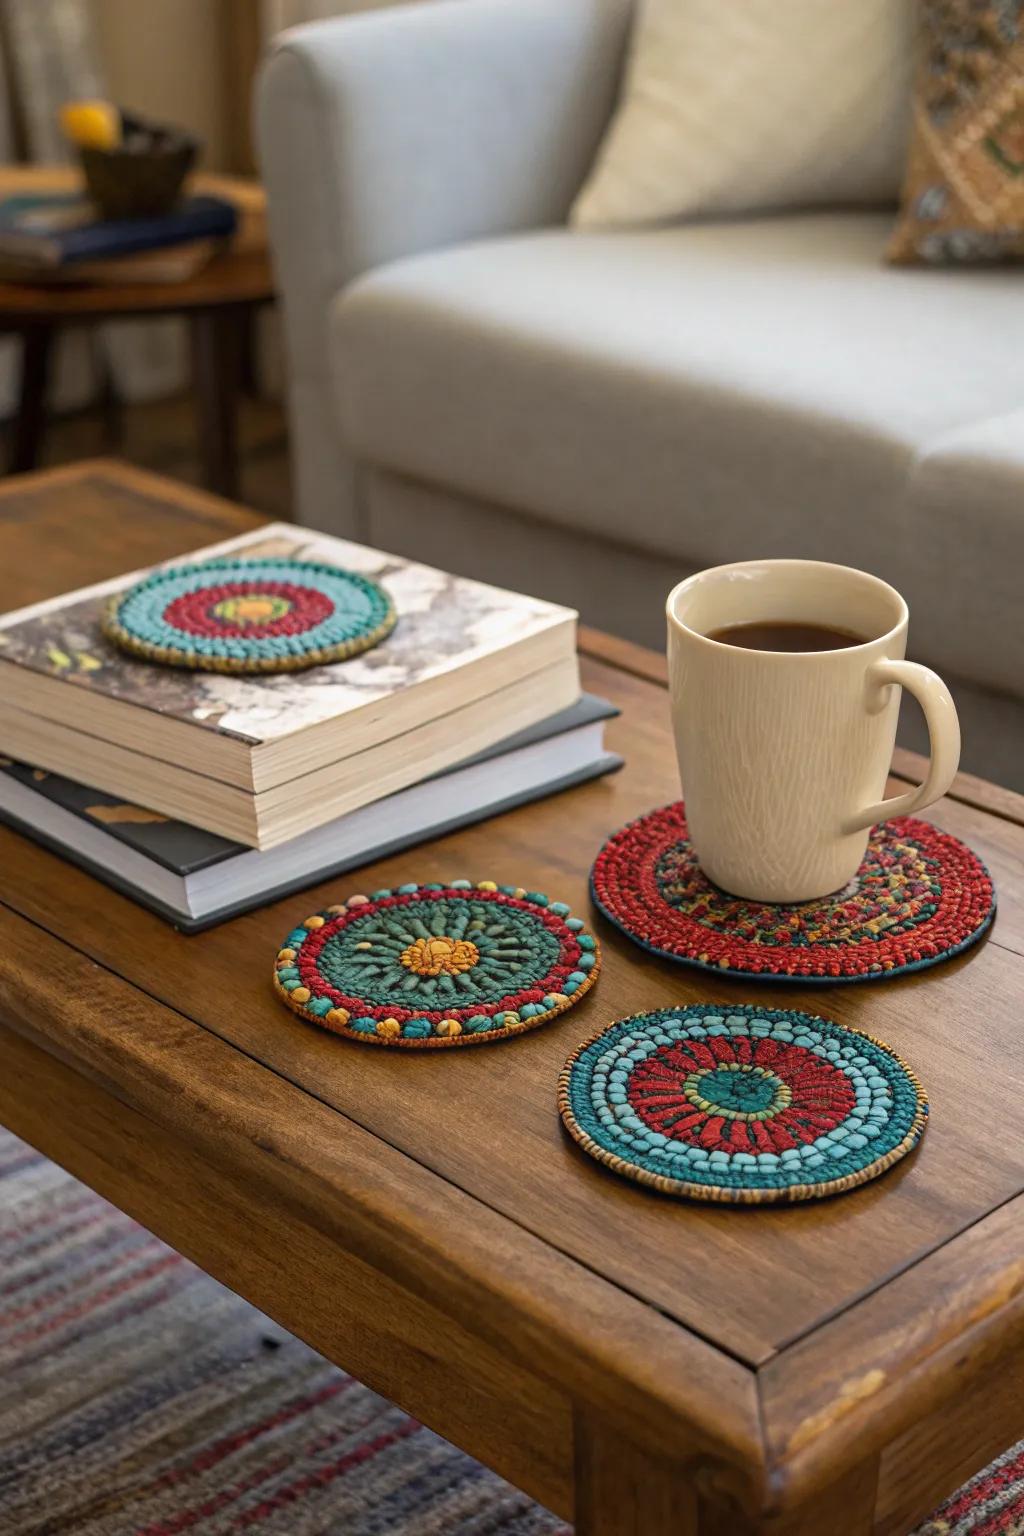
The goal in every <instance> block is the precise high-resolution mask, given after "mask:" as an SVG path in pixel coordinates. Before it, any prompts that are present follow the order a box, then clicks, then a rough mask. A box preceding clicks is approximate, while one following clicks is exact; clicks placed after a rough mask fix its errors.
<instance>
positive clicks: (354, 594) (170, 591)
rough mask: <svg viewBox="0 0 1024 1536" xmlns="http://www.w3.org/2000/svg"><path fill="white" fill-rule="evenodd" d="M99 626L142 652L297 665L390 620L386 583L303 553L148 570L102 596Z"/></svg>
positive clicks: (238, 663)
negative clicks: (112, 593) (107, 599)
mask: <svg viewBox="0 0 1024 1536" xmlns="http://www.w3.org/2000/svg"><path fill="white" fill-rule="evenodd" d="M102 623H103V632H104V634H106V635H107V637H108V638H109V639H111V640H113V641H114V642H115V643H116V644H117V645H119V646H121V647H122V649H124V650H127V651H131V652H132V654H133V655H136V656H141V657H143V658H144V659H145V660H146V661H156V662H160V663H162V664H163V665H165V666H171V667H191V668H193V669H195V670H198V671H202V672H294V671H298V670H299V669H301V668H304V667H315V666H323V665H326V664H327V663H328V662H332V661H345V660H346V659H347V658H348V657H350V656H356V655H358V654H359V653H360V652H361V651H366V650H369V649H370V647H371V646H374V645H376V644H377V643H378V642H379V641H381V640H383V639H384V638H385V636H386V635H389V634H390V633H391V631H392V629H394V627H395V610H394V606H393V604H392V602H391V599H390V598H389V597H388V595H387V593H386V592H385V591H384V590H383V588H382V587H379V586H378V585H377V583H376V582H374V581H370V580H369V579H368V578H367V577H366V576H360V575H359V574H358V573H357V572H355V571H346V570H342V569H341V567H340V566H335V565H317V564H314V563H312V562H310V561H306V560H287V559H277V560H274V559H268V560H241V559H239V560H230V559H227V560H204V561H202V562H201V563H199V564H195V565H182V566H177V567H175V568H174V569H173V570H161V571H154V572H153V574H152V575H150V576H147V577H146V578H145V580H143V581H140V582H138V583H137V584H136V585H135V586H134V587H129V588H128V590H127V591H125V592H119V593H117V594H116V596H114V597H113V598H112V599H111V600H110V603H109V604H108V606H107V610H106V613H105V615H104V617H103V621H102Z"/></svg>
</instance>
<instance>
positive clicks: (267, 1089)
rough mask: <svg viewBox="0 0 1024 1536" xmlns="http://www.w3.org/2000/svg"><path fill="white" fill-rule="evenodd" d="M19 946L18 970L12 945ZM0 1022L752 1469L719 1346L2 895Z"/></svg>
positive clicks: (315, 1215)
mask: <svg viewBox="0 0 1024 1536" xmlns="http://www.w3.org/2000/svg"><path fill="white" fill-rule="evenodd" d="M29 954H31V956H32V962H31V984H30V985H26V977H25V974H24V972H22V971H21V970H20V967H19V965H18V963H17V961H16V960H15V959H13V958H12V957H16V956H18V955H29ZM0 1021H2V1022H4V1023H6V1024H7V1026H8V1029H9V1030H12V1031H17V1032H18V1033H20V1034H21V1035H23V1036H24V1037H25V1038H27V1039H28V1040H30V1041H31V1042H32V1043H33V1044H36V1045H38V1046H41V1047H45V1049H47V1050H49V1051H50V1052H51V1053H52V1054H54V1055H55V1056H57V1057H59V1058H60V1059H61V1060H62V1061H64V1062H66V1063H67V1064H68V1065H71V1066H73V1067H74V1068H75V1069H76V1070H77V1071H78V1072H79V1073H81V1074H83V1075H84V1076H87V1077H88V1078H89V1079H90V1080H91V1081H93V1082H94V1083H96V1084H97V1085H98V1086H100V1087H102V1088H103V1089H105V1090H106V1091H107V1092H108V1093H110V1094H112V1095H113V1096H114V1097H116V1098H117V1099H118V1100H119V1101H120V1102H122V1103H125V1104H127V1105H128V1106H129V1107H131V1108H132V1109H134V1110H136V1111H138V1112H139V1113H140V1114H143V1115H144V1116H146V1117H147V1119H149V1120H151V1121H153V1122H154V1123H155V1124H157V1125H161V1126H163V1127H164V1128H165V1129H166V1130H167V1131H168V1132H170V1133H171V1134H173V1135H175V1136H177V1137H179V1138H181V1139H183V1140H185V1141H187V1142H188V1144H189V1145H190V1146H191V1147H192V1148H193V1149H194V1151H195V1153H196V1155H197V1157H199V1158H200V1159H201V1160H202V1162H203V1163H204V1165H208V1166H210V1167H213V1168H219V1169H222V1170H223V1171H224V1172H225V1174H226V1175H227V1176H229V1177H233V1178H236V1179H238V1180H240V1181H241V1183H242V1186H243V1187H246V1186H247V1187H248V1188H249V1190H250V1198H251V1194H252V1192H254V1191H258V1194H259V1203H258V1207H257V1208H258V1209H259V1211H260V1212H261V1213H262V1214H261V1219H264V1217H265V1215H266V1213H267V1212H269V1211H272V1210H276V1209H277V1208H278V1206H284V1207H286V1208H287V1209H288V1210H289V1211H290V1212H296V1213H298V1215H300V1216H301V1218H302V1220H304V1221H306V1222H309V1223H311V1224H312V1225H314V1226H315V1227H316V1228H317V1229H318V1230H319V1231H322V1232H325V1233H326V1234H327V1235H328V1236H329V1237H330V1238H331V1239H332V1241H334V1242H336V1243H337V1244H339V1246H340V1247H341V1248H343V1249H344V1251H345V1252H346V1253H348V1254H349V1255H351V1256H352V1257H353V1258H355V1259H358V1260H359V1261H361V1262H362V1263H364V1264H367V1265H369V1266H370V1267H372V1268H374V1269H376V1270H379V1271H380V1272H381V1273H382V1274H386V1275H389V1276H390V1277H391V1278H392V1279H393V1280H394V1281H395V1283H396V1284H398V1285H400V1286H402V1287H405V1288H407V1289H409V1290H410V1291H411V1292H412V1293H413V1294H415V1295H417V1296H418V1297H420V1299H421V1300H423V1301H424V1302H426V1303H428V1304H430V1305H432V1306H435V1307H437V1308H438V1310H440V1311H442V1312H447V1313H450V1314H451V1315H453V1316H457V1317H459V1318H460V1319H461V1320H462V1323H463V1326H464V1328H465V1329H466V1330H467V1332H469V1331H472V1332H473V1334H474V1335H475V1336H478V1337H480V1338H481V1339H482V1340H484V1341H485V1342H486V1344H487V1346H488V1348H489V1349H492V1350H497V1351H499V1352H500V1353H502V1354H504V1355H506V1356H507V1357H508V1358H510V1359H512V1360H514V1362H515V1363H516V1364H518V1365H519V1366H521V1367H522V1368H524V1369H527V1370H529V1371H531V1372H533V1371H538V1372H541V1371H542V1372H543V1375H544V1377H545V1379H546V1380H548V1381H549V1382H551V1383H553V1384H556V1383H565V1384H569V1383H571V1385H572V1390H573V1391H574V1392H576V1393H580V1394H585V1396H586V1400H587V1401H588V1402H593V1403H594V1404H596V1405H597V1406H598V1407H600V1408H602V1409H604V1411H605V1412H607V1413H608V1414H610V1415H611V1416H613V1417H614V1416H615V1415H616V1414H619V1415H622V1414H628V1415H629V1419H630V1422H632V1423H637V1424H639V1425H642V1426H643V1429H644V1432H645V1434H647V1435H649V1436H651V1438H652V1439H653V1441H654V1443H656V1444H663V1445H666V1444H667V1445H668V1446H673V1447H674V1446H676V1445H677V1444H679V1443H680V1442H685V1443H687V1444H689V1445H691V1446H692V1447H693V1448H694V1452H695V1453H696V1452H697V1451H698V1450H699V1451H700V1453H701V1454H702V1455H706V1456H708V1457H711V1458H714V1457H716V1456H720V1457H722V1458H723V1459H725V1460H727V1461H730V1462H732V1463H733V1464H735V1465H736V1466H737V1467H745V1468H748V1469H749V1475H750V1476H752V1477H756V1475H757V1472H758V1468H759V1449H758V1448H759V1444H760V1436H759V1430H758V1427H757V1409H756V1394H755V1389H754V1382H753V1378H752V1377H750V1376H749V1374H748V1373H746V1372H745V1371H744V1370H743V1369H742V1367H740V1366H739V1365H738V1364H737V1363H736V1362H735V1361H732V1360H730V1359H729V1358H728V1357H725V1356H722V1355H720V1354H719V1353H718V1352H717V1351H715V1350H714V1349H712V1348H711V1347H710V1346H709V1345H707V1344H705V1343H703V1342H702V1341H701V1340H699V1339H696V1338H694V1337H692V1336H691V1335H689V1334H687V1333H685V1332H684V1331H682V1330H680V1329H679V1328H677V1327H676V1326H675V1325H673V1324H672V1323H671V1322H669V1321H668V1320H667V1319H665V1318H664V1317H662V1316H660V1314H658V1313H657V1312H655V1311H654V1310H652V1309H651V1308H649V1307H646V1306H644V1305H643V1304H642V1303H641V1302H639V1301H637V1300H636V1299H634V1298H632V1297H630V1296H629V1295H627V1294H624V1293H623V1292H622V1291H620V1290H618V1289H616V1288H615V1287H614V1286H613V1285H610V1284H609V1283H608V1282H607V1281H606V1280H605V1279H603V1278H602V1277H601V1276H600V1275H599V1274H595V1273H592V1272H590V1271H588V1270H585V1269H582V1268H580V1267H579V1266H577V1265H575V1264H573V1263H572V1262H571V1261H570V1260H568V1259H567V1258H566V1257H565V1256H564V1255H563V1254H562V1253H560V1252H559V1251H558V1250H557V1249H554V1248H551V1247H549V1246H548V1245H545V1244H543V1243H541V1242H538V1241H536V1240H535V1239H533V1238H532V1237H531V1236H529V1234H527V1233H525V1232H523V1231H522V1230H521V1229H519V1228H518V1227H517V1226H515V1225H514V1224H512V1223H509V1222H507V1221H505V1220H503V1219H502V1218H501V1217H499V1216H498V1215H497V1214H496V1213H495V1212H493V1211H491V1210H489V1209H488V1208H487V1207H486V1205H483V1204H480V1203H479V1202H476V1201H474V1200H472V1199H469V1198H468V1197H466V1196H465V1195H464V1194H462V1193H461V1192H460V1191H459V1190H458V1189H456V1188H455V1187H453V1186H452V1185H450V1184H449V1183H447V1182H446V1181H444V1180H441V1179H437V1178H436V1177H434V1176H433V1175H432V1174H431V1173H430V1171H429V1170H428V1169H425V1168H423V1167H422V1166H420V1165H418V1164H417V1163H416V1162H415V1161H414V1160H410V1159H408V1158H406V1157H404V1156H402V1155H401V1154H400V1153H397V1152H396V1151H395V1150H394V1149H393V1148H391V1147H389V1146H388V1145H387V1144H386V1143H383V1142H381V1141H379V1140H378V1139H377V1138H375V1137H373V1136H370V1135H367V1134H366V1133H365V1132H364V1131H362V1130H361V1129H360V1128H359V1127H358V1126H356V1125H354V1124H353V1123H352V1122H350V1121H349V1120H347V1119H346V1118H345V1117H344V1116H341V1115H339V1114H337V1113H336V1112H334V1111H333V1110H331V1109H329V1108H328V1107H327V1106H326V1105H324V1104H322V1103H319V1102H318V1101H317V1100H316V1099H315V1098H312V1097H311V1096H309V1095H307V1094H304V1093H303V1092H301V1091H300V1090H298V1089H296V1088H294V1087H293V1086H292V1085H291V1084H290V1083H289V1082H287V1081H286V1080H284V1079H282V1078H281V1077H279V1076H277V1075H275V1074H274V1073H273V1072H271V1071H268V1070H267V1069H266V1068H265V1067H263V1066H262V1065H260V1064H259V1063H258V1062H256V1061H254V1060H253V1059H251V1058H250V1057H248V1056H246V1055H243V1054H242V1053H241V1052H239V1051H236V1050H233V1049H231V1048H230V1047H229V1046H227V1045H225V1044H224V1043H223V1042H222V1041H221V1040H218V1039H217V1038H216V1037H215V1036H214V1035H212V1034H211V1033H209V1032H208V1031H207V1030H205V1029H203V1028H201V1027H199V1026H197V1025H196V1024H193V1023H192V1022H191V1021H190V1020H188V1019H186V1018H183V1017H182V1016H181V1015H180V1014H178V1013H176V1012H174V1011H173V1010H172V1009H169V1008H165V1007H163V1006H162V1005H160V1004H158V1003H156V1002H154V1001H153V999H152V998H150V997H147V996H146V995H145V994H144V993H142V992H140V991H138V990H137V989H135V988H133V987H130V986H129V985H127V983H125V982H124V981H123V980H121V979H120V978H119V977H117V976H115V975H114V974H112V973H111V972H109V971H107V970H105V969H103V968H101V967H99V966H97V965H95V964H94V963H93V962H91V961H90V960H88V959H87V958H86V957H85V956H83V955H81V954H79V953H78V952H77V951H76V950H73V949H72V948H70V946H69V945H67V944H63V943H61V942H60V941H58V940H56V939H54V938H51V937H50V936H49V935H47V934H44V933H42V932H41V931H39V930H36V929H33V928H32V926H31V925H30V924H28V923H26V922H25V921H24V919H22V918H19V917H17V916H16V915H15V914H14V913H12V912H10V911H9V910H6V909H3V908H0ZM213 1273H214V1274H217V1270H214V1271H213ZM218 1277H219V1276H218ZM229 1283H233V1282H229ZM296 1286H297V1288H298V1290H299V1292H300V1293H301V1289H302V1282H301V1276H297V1277H296ZM241 1289H243V1290H244V1287H241ZM513 1319H514V1320H515V1326H514V1327H513V1326H512V1320H513ZM341 1363H344V1361H342V1362H341Z"/></svg>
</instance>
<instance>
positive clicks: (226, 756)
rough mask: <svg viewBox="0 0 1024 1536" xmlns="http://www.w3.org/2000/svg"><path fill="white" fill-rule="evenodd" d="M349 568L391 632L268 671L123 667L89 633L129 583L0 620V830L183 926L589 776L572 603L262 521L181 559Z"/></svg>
mask: <svg viewBox="0 0 1024 1536" xmlns="http://www.w3.org/2000/svg"><path fill="white" fill-rule="evenodd" d="M215 555H216V556H234V555H237V556H245V557H252V558H259V557H284V558H289V559H300V560H310V561H319V562H324V563H328V564H334V565H338V566H342V567H344V568H347V569H349V570H356V571H359V572H361V573H362V574H363V575H366V576H369V577H371V578H372V579H373V580H375V581H377V582H379V583H380V584H381V585H382V586H383V587H384V588H385V589H386V590H387V591H388V592H389V593H390V595H391V598H392V600H393V602H394V604H395V607H396V609H397V611H398V615H399V618H398V623H397V625H396V627H395V629H394V630H393V631H392V633H391V634H390V635H389V637H388V638H387V639H386V640H385V641H383V642H382V643H381V644H380V645H378V646H376V647H375V648H374V649H372V650H370V651H367V652H365V653H363V654H362V655H360V656H357V657H354V658H352V659H350V660H348V661H344V662H338V663H335V664H333V665H330V666H322V667H314V668H311V669H310V670H308V671H304V672H287V673H280V674H276V675H271V676H267V675H262V676H242V675H238V674H228V673H213V672H194V671H189V670H185V669H178V668H173V667H167V666H161V665H155V664H152V663H148V662H145V661H141V660H137V659H135V658H134V657H132V656H129V655H127V654H126V653H124V652H122V651H120V650H118V649H117V647H116V646H114V645H113V644H112V643H111V642H109V641H108V640H107V639H106V638H105V637H104V635H103V634H102V632H101V629H100V617H101V614H102V611H103V609H104V607H105V605H106V603H107V601H108V600H109V598H110V596H111V594H112V593H114V592H116V591H118V590H120V589H122V588H124V587H127V586H130V585H131V584H133V583H134V582H135V581H137V580H139V578H140V577H141V576H142V575H144V574H145V572H140V571H135V572H131V573H129V574H126V575H125V576H122V577H119V578H117V579H116V580H114V581H110V582H106V583H103V584H101V585H100V586H96V587H91V588H88V589H83V590H81V591H78V592H73V593H69V594H66V595H65V596H63V597H60V598H56V599H52V600H50V601H48V602H45V603H40V604H36V605H35V606H33V607H31V608H26V609H21V610H19V611H18V612H15V613H11V614H7V615H5V616H3V617H2V618H0V753H2V754H3V758H2V760H0V819H2V820H4V821H7V822H8V823H10V824H12V825H14V826H16V827H17V828H18V829H19V830H21V831H23V832H25V833H27V834H28V835H29V836H31V837H34V838H35V839H37V840H38V841H40V842H42V843H44V844H46V845H47V846H49V847H51V848H54V849H56V850H57V851H59V852H61V853H63V854H64V855H66V856H67V857H68V858H71V859H73V860H74V861H75V862H76V863H79V864H81V865H83V866H85V867H86V868H87V869H89V870H90V871H91V872H92V873H94V874H96V875H98V876H99V878H101V879H104V880H106V881H107V882H108V883H110V884H112V885H114V886H116V887H118V888H119V889H121V890H122V891H125V892H127V893H128V894H130V895H132V896H133V897H135V898H136V899H137V900H139V901H140V902H142V903H144V904H145V905H147V906H149V907H151V908H153V909H154V910H156V911H158V912H160V913H161V914H162V915H163V916H165V917H167V918H169V919H170V920H171V921H173V922H174V923H175V924H176V925H177V926H178V927H180V928H183V929H186V930H189V931H191V930H196V929H199V928H202V927H207V926H209V925H210V924H212V923H215V922H219V921H222V920H223V919H225V918H227V917H230V916H234V915H236V914H237V913H239V912H243V911H246V910H248V909H250V908H252V907H255V906H258V905H261V904H263V903H265V902H267V901H269V900H272V899H275V898H277V897H279V896H281V895H284V894H286V893H288V892H290V891H293V890H297V889H299V888H301V887H302V886H304V885H309V884H313V883H315V882H317V881H319V880H322V879H325V878H327V877H328V876H331V875H334V874H338V873H341V872H342V871H344V870H348V869H352V868H355V867H357V866H358V865H360V864H364V863H368V862H370V861H371V860H373V859H376V858H380V857H383V856H384V855H385V854H390V853H394V852H396V851H398V850H399V849H402V848H405V847H409V846H411V845H412V844H414V843H416V842H420V841H423V840H425V839H427V838H432V837H436V836H439V835H440V834H442V833H444V832H447V831H450V830H452V829H454V828H456V827H460V826H464V825H467V824H469V823H471V822H474V821H478V820H480V819H482V818H483V817H486V816H490V815H494V814H497V813H498V812H500V811H503V810H506V809H509V808H511V807H512V806H515V805H519V804H523V803H525V802H527V801H529V800H534V799H537V798H539V797H540V796H542V795H546V794H551V793H554V792H555V791H557V790H560V789H563V788H566V787H568V786H570V785H574V784H578V783H581V782H583V781H585V780H587V779H591V778H595V777H597V776H599V775H600V774H603V773H607V772H609V771H611V770H612V769H614V768H616V767H618V766H619V765H620V759H619V758H617V757H615V756H614V755H612V754H610V753H608V752H606V751H605V749H604V740H603V732H604V722H605V721H606V720H607V719H608V718H609V717H610V716H612V715H613V714H614V713H615V711H614V709H613V708H612V707H611V706H610V705H609V704H607V703H605V702H604V701H603V700H600V699H596V698H592V697H590V696H588V695H585V694H581V691H580V681H579V670H578V663H577V658H576V648H575V638H576V634H575V632H576V615H575V614H574V613H573V612H572V611H571V610H569V609H566V608H561V607H558V606H556V605H554V604H550V603H545V602H541V601H539V600H537V599H535V598H528V597H523V596H520V595H518V594H516V593H511V592H506V591H502V590H500V589H498V588H495V587H489V586H485V585H483V584H481V583H479V582H474V581H468V580H465V579H463V578H460V577H455V576H451V575H448V574H446V573H445V572H442V571H438V570H433V569H431V568H429V567H426V566H422V565H418V564H415V563H413V562H411V561H408V560H403V559H400V558H399V557H397V556H393V555H385V554H382V553H380V552H379V551H376V550H371V549H367V548H364V547H363V546H361V545H357V544H350V543H348V542H346V541H344V540H341V539H334V538H330V537H329V536H327V535H323V534H314V533H311V532H309V531H307V530H304V529H297V528H294V527H292V526H290V525H288V524H283V523H279V524H271V525H269V526H267V527H264V528H261V529H257V530H254V531H253V532H251V533H248V534H243V535H241V536H240V537H238V538H235V539H230V540H228V541H226V542H224V543H221V544H218V545H215V546H211V547H207V548H205V549H201V550H196V551H194V552H193V553H192V554H191V555H188V556H185V557H184V559H183V560H175V561H173V562H169V563H171V564H174V565H179V564H182V563H185V562H188V561H192V560H202V559H206V558H212V557H213V556H215Z"/></svg>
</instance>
